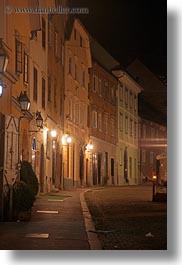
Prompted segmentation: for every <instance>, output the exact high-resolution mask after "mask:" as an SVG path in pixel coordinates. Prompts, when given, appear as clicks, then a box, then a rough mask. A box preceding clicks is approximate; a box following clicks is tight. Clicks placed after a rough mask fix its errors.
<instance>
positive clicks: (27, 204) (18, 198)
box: [13, 181, 35, 221]
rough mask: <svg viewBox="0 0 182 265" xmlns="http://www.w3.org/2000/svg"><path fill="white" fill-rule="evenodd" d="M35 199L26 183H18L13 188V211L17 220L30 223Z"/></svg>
mask: <svg viewBox="0 0 182 265" xmlns="http://www.w3.org/2000/svg"><path fill="white" fill-rule="evenodd" d="M34 201H35V197H34V195H33V194H32V191H31V190H30V188H29V186H28V185H27V184H26V183H25V182H24V181H19V182H16V183H15V185H14V186H13V211H14V217H15V219H18V220H21V221H28V220H30V218H31V209H32V206H33V203H34Z"/></svg>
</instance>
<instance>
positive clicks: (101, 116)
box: [88, 39, 118, 185]
mask: <svg viewBox="0 0 182 265" xmlns="http://www.w3.org/2000/svg"><path fill="white" fill-rule="evenodd" d="M91 52H92V69H91V70H90V87H89V117H88V126H89V138H90V141H91V144H92V145H93V149H92V150H90V151H89V160H88V161H89V165H90V167H89V176H90V177H89V180H90V183H89V184H90V185H116V184H117V183H118V180H117V170H116V169H117V162H116V141H117V139H116V127H117V115H116V105H117V100H116V92H117V84H118V81H117V79H116V78H115V77H114V76H113V75H112V73H111V69H112V67H113V66H116V65H117V64H118V62H117V61H116V60H115V59H114V58H112V57H111V56H110V55H109V54H108V53H107V52H106V51H105V50H104V48H102V47H101V46H100V45H99V44H98V43H97V42H96V41H95V40H93V39H91Z"/></svg>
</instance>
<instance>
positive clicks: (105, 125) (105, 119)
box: [104, 115, 108, 133]
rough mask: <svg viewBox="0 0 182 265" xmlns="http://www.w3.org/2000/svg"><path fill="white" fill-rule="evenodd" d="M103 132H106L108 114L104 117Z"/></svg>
mask: <svg viewBox="0 0 182 265" xmlns="http://www.w3.org/2000/svg"><path fill="white" fill-rule="evenodd" d="M104 132H105V133H108V116H107V115H105V117H104Z"/></svg>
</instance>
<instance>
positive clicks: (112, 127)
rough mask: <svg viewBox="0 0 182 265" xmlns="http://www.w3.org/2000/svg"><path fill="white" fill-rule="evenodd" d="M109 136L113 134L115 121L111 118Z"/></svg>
mask: <svg viewBox="0 0 182 265" xmlns="http://www.w3.org/2000/svg"><path fill="white" fill-rule="evenodd" d="M111 136H115V122H114V120H111Z"/></svg>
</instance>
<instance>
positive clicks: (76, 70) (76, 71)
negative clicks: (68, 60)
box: [75, 64, 78, 80]
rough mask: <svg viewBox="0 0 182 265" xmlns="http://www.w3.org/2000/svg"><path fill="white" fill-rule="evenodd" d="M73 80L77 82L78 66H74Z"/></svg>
mask: <svg viewBox="0 0 182 265" xmlns="http://www.w3.org/2000/svg"><path fill="white" fill-rule="evenodd" d="M75 80H78V66H77V64H75Z"/></svg>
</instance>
